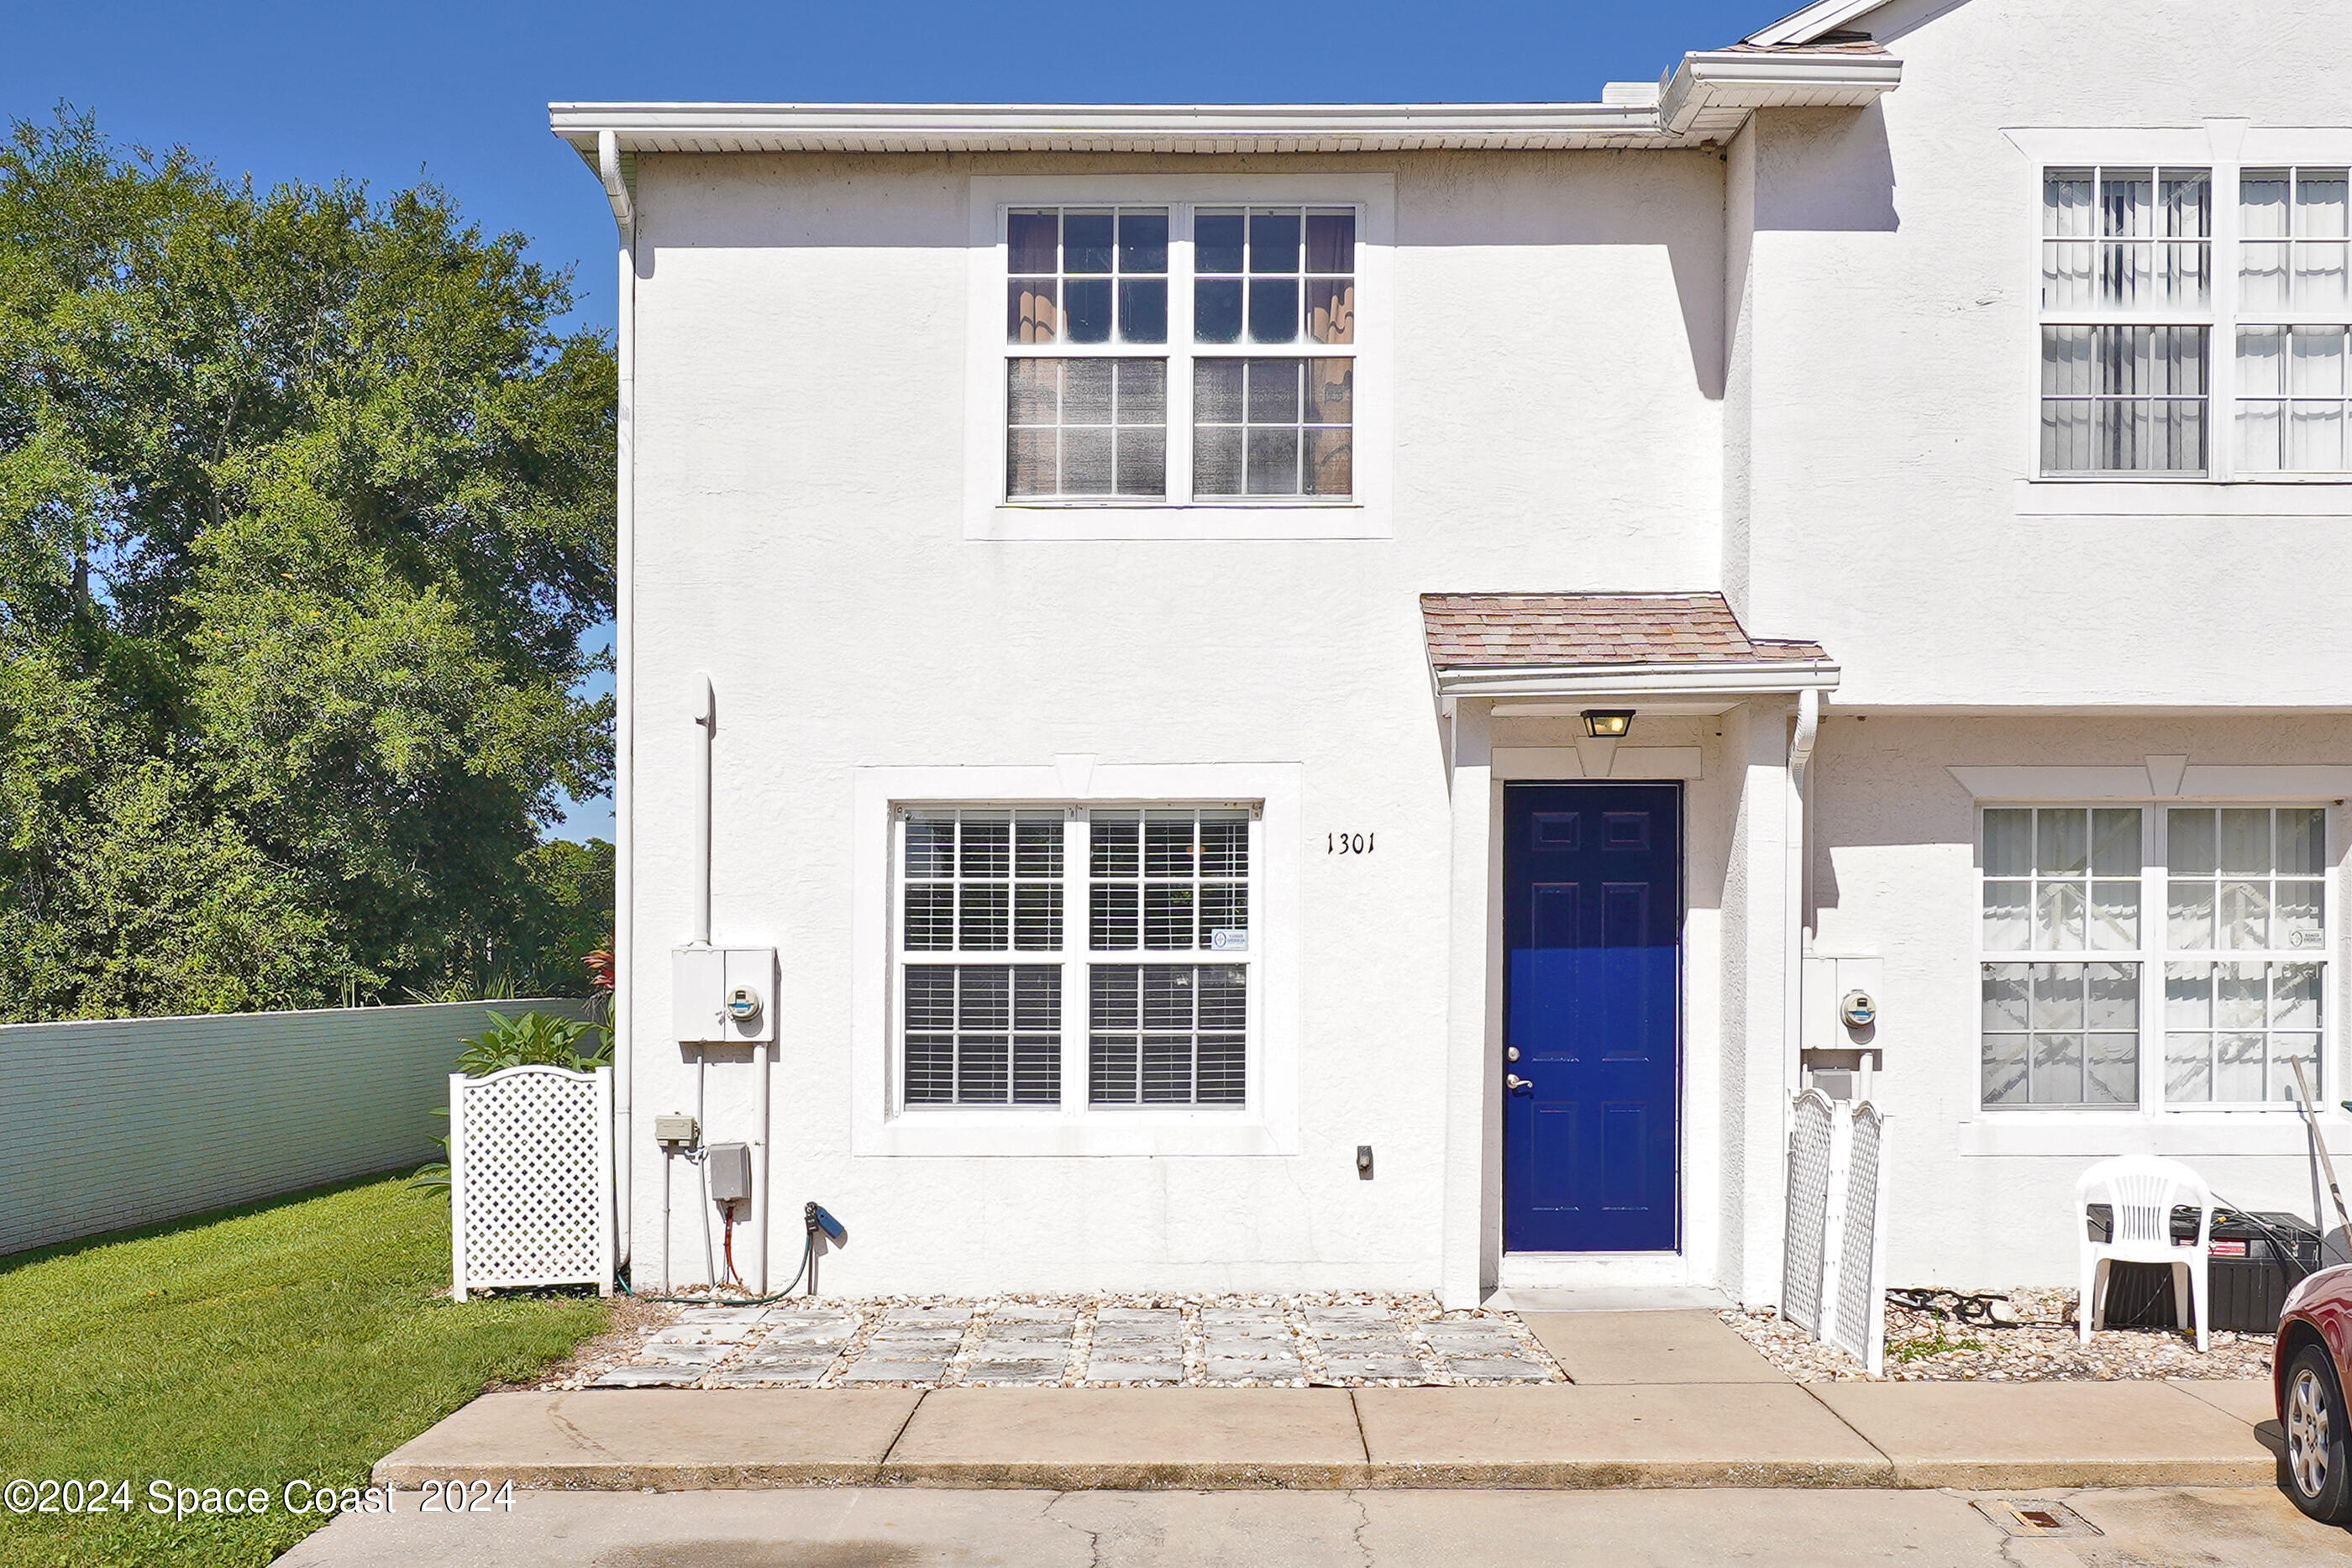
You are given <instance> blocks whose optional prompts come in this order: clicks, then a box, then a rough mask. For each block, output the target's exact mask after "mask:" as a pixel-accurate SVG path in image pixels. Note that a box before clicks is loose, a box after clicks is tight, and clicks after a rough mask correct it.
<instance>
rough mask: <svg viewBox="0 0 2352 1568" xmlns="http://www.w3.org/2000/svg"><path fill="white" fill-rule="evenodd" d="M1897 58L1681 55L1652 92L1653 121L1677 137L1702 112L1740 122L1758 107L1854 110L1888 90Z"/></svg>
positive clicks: (1737, 52)
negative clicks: (1726, 113)
mask: <svg viewBox="0 0 2352 1568" xmlns="http://www.w3.org/2000/svg"><path fill="white" fill-rule="evenodd" d="M1902 80H1903V62H1902V61H1901V60H1898V59H1896V58H1895V57H1894V56H1892V55H1886V54H1795V53H1788V54H1780V53H1772V52H1769V51H1765V50H1756V49H1714V50H1709V51H1706V52H1704V53H1699V54H1689V55H1685V56H1684V57H1683V60H1682V64H1680V65H1678V66H1676V67H1675V69H1674V71H1673V74H1671V75H1670V76H1668V77H1667V78H1666V80H1665V83H1664V86H1663V87H1662V88H1661V89H1659V92H1658V123H1659V126H1660V128H1661V129H1662V130H1664V131H1671V132H1674V133H1675V134H1677V135H1681V134H1687V133H1689V132H1691V131H1693V130H1695V129H1696V123H1697V120H1698V119H1699V116H1700V115H1701V114H1702V113H1703V112H1705V111H1707V110H1718V111H1720V110H1731V111H1734V112H1737V113H1738V114H1739V115H1740V117H1741V118H1742V119H1743V120H1744V119H1745V118H1746V114H1747V112H1748V111H1751V110H1759V109H1807V108H1816V109H1818V108H1831V107H1841V106H1843V107H1849V108H1859V107H1861V106H1862V105H1864V104H1865V103H1868V102H1870V101H1871V100H1872V99H1875V98H1878V97H1879V96H1881V95H1882V94H1885V93H1889V92H1893V91H1894V90H1895V88H1896V87H1897V86H1899V85H1900V84H1901V82H1902Z"/></svg>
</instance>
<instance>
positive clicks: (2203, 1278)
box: [2074, 1155, 2213, 1354]
mask: <svg viewBox="0 0 2352 1568" xmlns="http://www.w3.org/2000/svg"><path fill="white" fill-rule="evenodd" d="M2101 1201H2105V1204H2106V1206H2107V1212H2108V1213H2109V1214H2110V1215H2112V1216H2113V1217H2114V1220H2113V1224H2112V1227H2111V1228H2110V1229H2109V1230H2108V1232H2107V1235H2108V1239H2107V1240H2105V1241H2094V1240H2092V1239H2090V1230H2089V1225H2088V1219H2089V1216H2088V1214H2087V1212H2086V1209H2087V1207H2088V1206H2089V1205H2091V1204H2094V1203H2097V1202H2101ZM2179 1204H2194V1205H2195V1206H2196V1207H2197V1249H2196V1250H2195V1251H2194V1252H2191V1251H2190V1250H2189V1249H2188V1248H2186V1247H2179V1246H2175V1245H2174V1244H2173V1240H2172V1210H2173V1207H2174V1206H2175V1205H2179ZM2074 1220H2075V1223H2076V1224H2077V1225H2080V1226H2082V1227H2083V1229H2082V1231H2081V1232H2080V1234H2081V1235H2082V1237H2083V1294H2082V1299H2081V1301H2079V1303H2078V1304H2077V1305H2076V1307H2075V1309H2074V1317H2075V1322H2076V1323H2077V1324H2078V1325H2079V1328H2080V1331H2081V1335H2082V1341H2083V1343H2084V1344H2088V1343H2091V1331H2092V1330H2093V1329H2094V1328H2096V1327H2097V1326H2098V1324H2099V1322H2100V1320H2101V1319H2102V1318H2104V1317H2105V1315H2106V1311H2107V1266H2108V1265H2109V1264H2111V1263H2162V1264H2165V1265H2167V1266H2168V1267H2169V1268H2170V1269H2171V1270H2172V1299H2173V1301H2176V1302H2179V1301H2194V1303H2195V1307H2196V1314H2197V1349H2198V1351H2199V1352H2200V1354H2201V1353H2203V1352H2204V1351H2205V1350H2206V1349H2208V1348H2209V1340H2210V1336H2209V1333H2208V1331H2207V1324H2208V1323H2209V1322H2210V1321H2211V1316H2212V1313H2211V1302H2212V1271H2211V1269H2210V1264H2209V1262H2208V1260H2209V1259H2210V1257H2211V1255H2212V1241H2213V1189H2212V1188H2210V1187H2209V1186H2206V1185H2205V1178H2204V1177H2203V1176H2199V1175H2198V1174H2197V1173H2196V1172H2195V1171H2193V1170H2191V1169H2189V1167H2188V1166H2184V1165H2182V1164H2181V1163H2180V1162H2179V1160H2167V1159H2158V1157H2156V1156H2155V1155H2119V1156H2118V1157H2116V1158H2115V1159H2112V1160H2101V1161H2100V1162H2099V1163H2098V1164H2097V1165H2095V1166H2092V1167H2091V1168H2090V1169H2089V1170H2086V1171H2084V1173H2083V1176H2082V1179H2081V1180H2079V1181H2077V1182H2076V1183H2075V1184H2074Z"/></svg>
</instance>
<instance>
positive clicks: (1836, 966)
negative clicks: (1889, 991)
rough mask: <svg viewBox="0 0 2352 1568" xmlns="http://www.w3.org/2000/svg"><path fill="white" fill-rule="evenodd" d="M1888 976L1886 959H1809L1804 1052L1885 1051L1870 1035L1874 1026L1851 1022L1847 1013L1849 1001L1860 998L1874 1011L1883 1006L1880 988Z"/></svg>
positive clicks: (1803, 1040)
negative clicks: (1846, 1017) (1871, 1027)
mask: <svg viewBox="0 0 2352 1568" xmlns="http://www.w3.org/2000/svg"><path fill="white" fill-rule="evenodd" d="M1885 975H1886V960H1885V959H1884V958H1843V957H1829V956H1808V957H1807V958H1806V959H1805V993H1804V1001H1803V1030H1802V1033H1801V1044H1802V1046H1803V1047H1804V1049H1805V1050H1807V1051H1853V1050H1855V1049H1856V1048H1860V1049H1863V1050H1866V1051H1876V1050H1879V1049H1881V1047H1880V1044H1879V1042H1878V1040H1875V1039H1874V1038H1873V1037H1872V1035H1871V1034H1870V1033H1869V1032H1867V1030H1868V1029H1869V1027H1870V1026H1863V1025H1853V1024H1849V1023H1847V1022H1846V1019H1845V1013H1846V1008H1847V998H1849V997H1854V996H1857V995H1858V996H1860V997H1862V998H1866V999H1867V1001H1868V1002H1869V1003H1870V1005H1871V1008H1872V1009H1873V1010H1874V1011H1875V1009H1877V1007H1878V1006H1879V1005H1880V1000H1881V998H1880V988H1881V986H1882V985H1883V983H1884V981H1885Z"/></svg>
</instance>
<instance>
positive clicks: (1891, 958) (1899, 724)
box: [1813, 714, 2352, 1287]
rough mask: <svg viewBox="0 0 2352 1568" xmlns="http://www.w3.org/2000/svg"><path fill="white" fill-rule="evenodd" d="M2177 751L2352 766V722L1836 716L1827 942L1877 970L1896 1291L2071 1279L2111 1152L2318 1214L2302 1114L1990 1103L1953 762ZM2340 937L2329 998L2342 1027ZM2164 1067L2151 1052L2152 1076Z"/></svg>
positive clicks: (1969, 869)
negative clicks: (1988, 1106) (2080, 1182)
mask: <svg viewBox="0 0 2352 1568" xmlns="http://www.w3.org/2000/svg"><path fill="white" fill-rule="evenodd" d="M2182 754H2185V755H2187V756H2189V758H2190V759H2191V761H2192V763H2205V762H2215V761H2221V760H2227V761H2228V762H2231V763H2232V764H2235V765H2239V766H2248V765H2253V766H2261V765H2276V764H2297V765H2303V764H2310V763H2313V762H2334V763H2336V764H2339V765H2341V764H2346V763H2352V718H2345V717H2341V716H2338V717H2330V718H2296V719H2283V718H2277V717H2264V718H2232V719H2228V720H2216V719H2212V718H2207V717H2160V716H2146V717H2129V718H2127V717H2108V718H2083V717H2031V718H2020V717H2015V716H2008V717H2000V718H1949V717H1902V716H1894V715H1886V714H1877V715H1872V716H1868V717H1854V716H1848V717H1832V718H1831V719H1828V720H1825V721H1824V723H1823V725H1822V744H1821V747H1820V749H1819V750H1818V751H1817V752H1816V754H1815V757H1814V762H1813V779H1814V789H1815V790H1816V791H1817V793H1816V796H1815V821H1814V827H1815V854H1814V862H1813V865H1814V872H1813V881H1814V890H1815V896H1816V898H1817V900H1818V904H1819V909H1818V918H1819V936H1818V944H1819V946H1820V948H1821V950H1822V951H1823V952H1831V953H1839V954H1867V955H1873V956H1878V957H1880V958H1883V959H1884V960H1885V987H1884V991H1883V994H1882V995H1881V996H1880V997H1879V998H1878V1000H1879V1002H1880V1022H1879V1025H1878V1029H1877V1035H1876V1040H1877V1043H1878V1044H1879V1046H1880V1047H1881V1049H1882V1050H1883V1051H1884V1052H1885V1058H1884V1060H1885V1071H1884V1072H1882V1073H1881V1074H1879V1076H1878V1082H1877V1088H1876V1091H1875V1097H1876V1098H1877V1099H1878V1101H1879V1103H1881V1104H1882V1105H1883V1106H1884V1107H1885V1109H1886V1110H1887V1112H1888V1113H1890V1114H1892V1115H1893V1116H1895V1118H1896V1121H1895V1124H1894V1132H1893V1134H1892V1141H1891V1143H1890V1145H1889V1146H1890V1148H1891V1149H1892V1151H1893V1166H1892V1175H1891V1181H1890V1187H1889V1210H1890V1213H1891V1214H1892V1215H1893V1217H1894V1223H1893V1230H1892V1233H1891V1239H1890V1245H1889V1250H1888V1259H1887V1277H1888V1278H1889V1279H1890V1280H1891V1281H1895V1283H1898V1284H1899V1283H1910V1282H1919V1283H1937V1284H1950V1285H1962V1286H1978V1287H1981V1286H1987V1285H2008V1284H2072V1283H2073V1282H2074V1259H2075V1249H2074V1236H2075V1235H2076V1234H2077V1233H2076V1232H2074V1230H2072V1229H2070V1228H2069V1214H2070V1212H2071V1209H2072V1204H2073V1200H2074V1179H2075V1177H2076V1176H2079V1175H2081V1174H2082V1172H2083V1170H2084V1168H2085V1167H2086V1166H2089V1165H2090V1164H2091V1163H2092V1162H2093V1161H2095V1160H2096V1159H2100V1158H2103V1157H2105V1156H2106V1155H2115V1154H2125V1153H2149V1154H2161V1155H2170V1156H2172V1157H2174V1158H2177V1159H2180V1160H2183V1161H2186V1162H2187V1163H2188V1164H2189V1165H2191V1166H2195V1167H2196V1168H2197V1169H2198V1170H2199V1171H2200V1173H2201V1174H2202V1175H2203V1176H2204V1177H2205V1179H2206V1180H2207V1181H2208V1182H2209V1183H2210V1185H2211V1186H2213V1187H2214V1188H2216V1189H2217V1190H2218V1191H2219V1192H2220V1193H2221V1195H2222V1196H2223V1197H2226V1198H2227V1199H2228V1200H2229V1201H2230V1203H2231V1204H2233V1205H2236V1206H2239V1207H2246V1208H2252V1209H2290V1210H2294V1211H2295V1212H2298V1213H2300V1214H2302V1215H2303V1216H2304V1217H2305V1218H2310V1217H2311V1212H2312V1204H2311V1199H2312V1189H2311V1180H2310V1169H2309V1165H2308V1159H2307V1155H2306V1153H2305V1149H2306V1145H2305V1135H2304V1131H2303V1127H2302V1124H2301V1123H2300V1120H2299V1119H2298V1118H2297V1117H2296V1116H2295V1115H2294V1113H2293V1112H2292V1110H2283V1111H2260V1112H2252V1111H2247V1112H2196V1111H2188V1112H2168V1113H2163V1114H2161V1115H2153V1114H2150V1115H2143V1114H2139V1113H2097V1114H2093V1113H2078V1112H2069V1111H2014V1112H2007V1113H1986V1112H1984V1111H1982V1110H1980V1109H1979V1052H1978V1019H1979V1010H1980V1004H1979V990H1978V967H1977V957H1976V948H1975V942H1976V930H1977V922H1978V919H1979V913H1978V902H1977V873H1976V810H1977V807H1976V802H1975V800H1973V799H1972V798H1971V797H1970V795H1969V792H1968V790H1967V789H1964V788H1962V786H1961V785H1960V783H1959V782H1958V780H1957V779H1955V778H1954V777H1953V776H1952V774H1951V773H1950V772H1949V771H1948V769H1949V768H1952V767H1954V766H1960V767H2033V768H2059V767H2126V768H2137V767H2138V766H2140V764H2141V760H2142V758H2146V757H2148V756H2152V755H2153V756H2174V755H2182ZM2117 803H2118V804H2122V803H2126V802H2122V801H2118V802H2117ZM2155 803H2156V804H2162V803H2163V802H2155ZM2330 816H2331V819H2332V821H2331V825H2330V837H2331V851H2332V853H2333V855H2334V857H2335V860H2334V863H2333V864H2332V866H2331V871H2330V874H2331V876H2332V877H2334V878H2335V879H2336V881H2337V882H2338V883H2339V884H2340V882H2341V878H2342V862H2343V856H2344V851H2345V836H2346V835H2345V821H2346V819H2345V812H2344V810H2343V809H2342V807H2341V804H2340V802H2339V803H2338V804H2337V807H2336V810H2333V811H2332V812H2331V813H2330ZM2342 936H2343V934H2342V933H2341V932H2340V931H2339V932H2338V933H2336V938H2337V940H2336V948H2335V956H2336V965H2337V972H2336V975H2335V976H2334V977H2333V984H2332V985H2331V986H2330V988H2329V991H2328V995H2327V998H2326V1009H2325V1010H2326V1011H2328V1012H2330V1013H2331V1014H2332V1015H2333V1016H2334V1017H2335V1018H2336V1019H2339V1020H2340V1019H2341V1017H2342V1009H2343V998H2344V997H2345V995H2346V987H2345V976H2344V974H2343V972H2342V956H2341V955H2342V952H2343V943H2342ZM2161 1004H2162V991H2161V986H2160V983H2159V984H2158V988H2157V990H2156V991H2155V992H2154V993H2153V995H2152V996H2151V994H2150V992H2149V991H2148V989H2147V985H2146V984H2145V983H2144V984H2143V988H2142V1006H2143V1007H2147V1006H2151V1005H2153V1006H2161ZM2328 1030H2329V1034H2328V1045H2327V1049H2328V1051H2329V1052H2330V1055H2329V1058H2328V1061H2329V1062H2330V1063H2331V1065H2332V1064H2335V1063H2338V1062H2340V1061H2342V1059H2343V1057H2342V1029H2341V1024H2340V1021H2339V1022H2332V1023H2330V1024H2329V1025H2328ZM2159 1071H2161V1066H2160V1064H2158V1063H2154V1062H2148V1061H2143V1062H2142V1063H2141V1075H2142V1078H2143V1080H2144V1081H2145V1080H2146V1079H2147V1077H2149V1076H2150V1075H2152V1074H2154V1073H2157V1072H2159ZM2330 1098H2331V1100H2335V1099H2341V1098H2343V1095H2342V1094H2341V1093H2340V1092H2332V1093H2331V1094H2330ZM2326 1122H2327V1138H2328V1143H2329V1146H2330V1148H2331V1150H2332V1151H2334V1154H2335V1157H2336V1159H2337V1160H2339V1161H2344V1162H2346V1168H2347V1169H2352V1117H2347V1116H2346V1115H2345V1114H2344V1113H2342V1112H2341V1111H2340V1110H2339V1111H2334V1112H2331V1113H2328V1115H2327V1116H2326ZM2330 1228H2333V1222H2332V1220H2331V1224H2330Z"/></svg>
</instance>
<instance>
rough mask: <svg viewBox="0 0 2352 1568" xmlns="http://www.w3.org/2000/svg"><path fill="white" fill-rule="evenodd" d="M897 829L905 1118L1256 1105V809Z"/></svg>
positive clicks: (1014, 810) (1069, 809)
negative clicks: (997, 1110)
mask: <svg viewBox="0 0 2352 1568" xmlns="http://www.w3.org/2000/svg"><path fill="white" fill-rule="evenodd" d="M894 817H895V819H896V823H897V830H898V842H897V845H896V852H895V854H894V857H893V858H894V861H895V862H896V865H897V868H898V884H897V887H896V890H895V892H896V898H895V902H894V907H893V912H892V927H893V931H892V944H893V946H894V948H895V952H894V956H893V965H892V968H893V973H894V977H895V981H896V985H895V991H896V1009H897V1019H896V1025H897V1027H896V1028H895V1030H894V1031H893V1032H894V1034H895V1036H896V1038H897V1042H898V1105H899V1108H900V1109H901V1110H904V1111H907V1112H909V1113H918V1112H922V1111H926V1110H931V1109H937V1108H961V1109H972V1108H981V1107H1002V1108H1004V1109H1007V1110H1013V1111H1018V1110H1024V1109H1026V1110H1031V1111H1040V1110H1055V1109H1058V1110H1060V1111H1063V1112H1065V1113H1101V1114H1105V1115H1114V1116H1115V1115H1118V1114H1119V1113H1121V1110H1122V1108H1129V1107H1133V1108H1147V1109H1148V1108H1160V1109H1167V1108H1171V1107H1187V1106H1193V1107H1204V1108H1223V1109H1235V1108H1245V1107H1246V1106H1247V1105H1248V1104H1249V1103H1250V1099H1251V1084H1252V1067H1253V1061H1252V1036H1253V1033H1254V1031H1255V1021H1254V1020H1255V1016H1256V1014H1255V987H1254V985H1253V983H1252V981H1253V976H1252V973H1251V971H1252V969H1253V968H1254V967H1255V964H1256V961H1257V954H1256V951H1255V947H1256V942H1255V935H1254V933H1253V930H1252V915H1253V904H1254V902H1255V899H1254V895H1253V881H1252V871H1253V866H1254V863H1255V861H1256V860H1257V858H1258V855H1257V852H1256V842H1255V840H1256V834H1257V824H1258V818H1259V812H1258V810H1257V809H1256V807H1255V805H1254V804H1249V803H1241V804H1216V805H1199V806H1193V805H1173V804H1171V805H1153V806H1129V807H1120V808H1116V809H1106V808H1088V807H1080V806H967V805H957V806H941V807H921V806H902V807H899V808H898V809H897V810H896V811H895V812H894Z"/></svg>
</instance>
